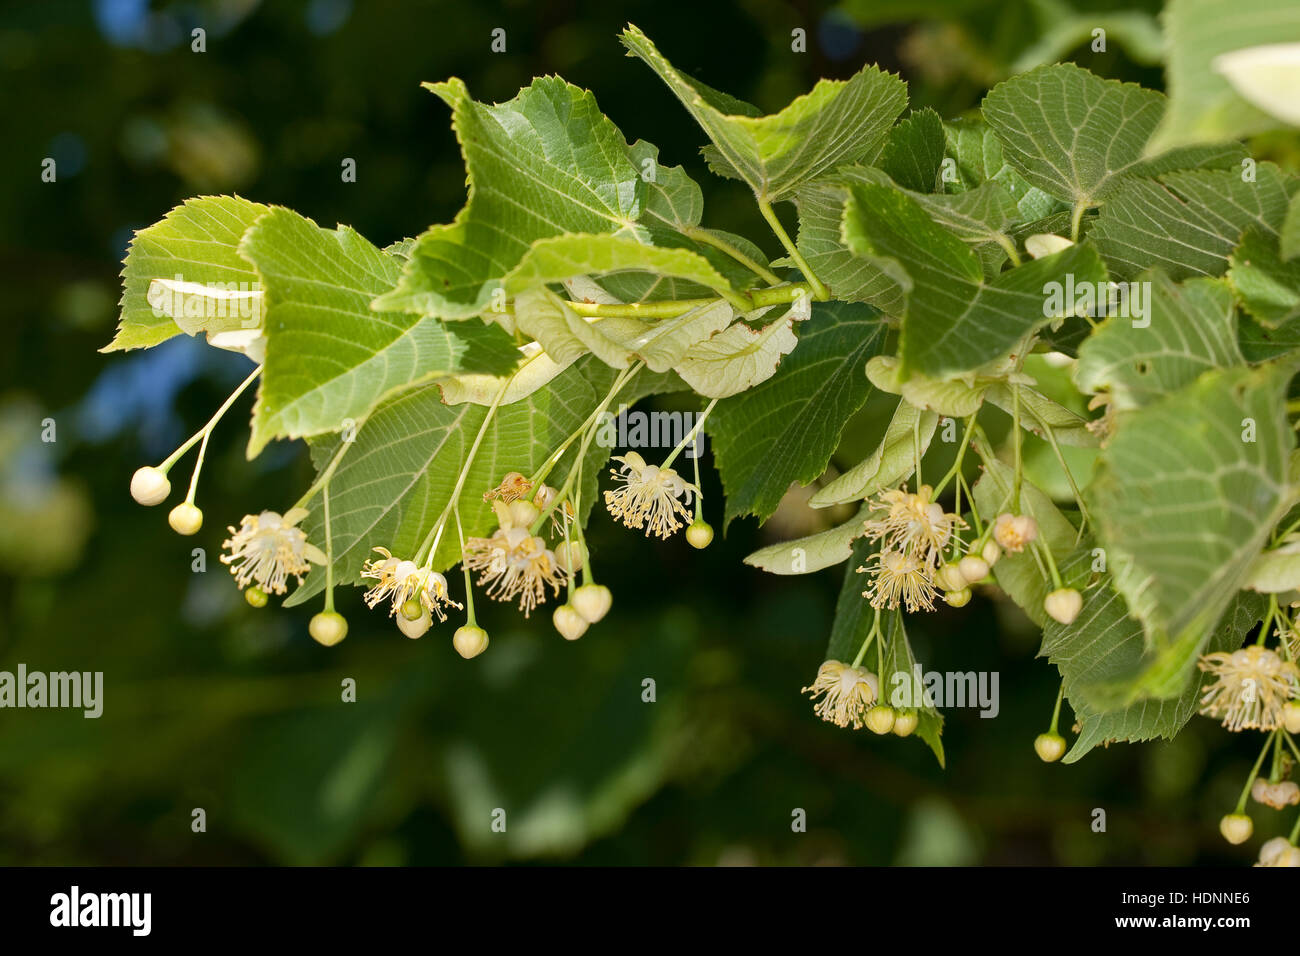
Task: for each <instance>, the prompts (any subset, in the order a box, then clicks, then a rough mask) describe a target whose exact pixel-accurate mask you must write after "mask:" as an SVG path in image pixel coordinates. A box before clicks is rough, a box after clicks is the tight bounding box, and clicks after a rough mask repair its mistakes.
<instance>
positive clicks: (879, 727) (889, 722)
mask: <svg viewBox="0 0 1300 956" xmlns="http://www.w3.org/2000/svg"><path fill="white" fill-rule="evenodd" d="M896 717H897V715H896V714H895V713H894V708H892V707H890V706H889V705H888V704H877V705H876V706H875V707H872V708H871V709H870V710H869V711H867V716H866V718H865V720H866V724H867V729H868V730H870V731H871V732H872V733H873V734H887V733H889V732H890V731H891V730H893V729H894V721H895V719H896Z"/></svg>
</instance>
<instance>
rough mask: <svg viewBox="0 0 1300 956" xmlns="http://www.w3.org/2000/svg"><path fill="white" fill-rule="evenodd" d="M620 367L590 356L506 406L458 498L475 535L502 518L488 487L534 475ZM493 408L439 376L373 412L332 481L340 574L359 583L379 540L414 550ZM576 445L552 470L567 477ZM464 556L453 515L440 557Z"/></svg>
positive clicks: (320, 460) (315, 585)
mask: <svg viewBox="0 0 1300 956" xmlns="http://www.w3.org/2000/svg"><path fill="white" fill-rule="evenodd" d="M616 374H617V373H616V372H615V371H614V370H613V369H611V368H609V367H608V366H605V365H603V364H601V363H599V362H596V361H594V360H593V359H590V358H587V359H582V360H580V361H579V362H576V363H574V365H572V366H571V367H569V368H568V369H566V370H565V371H564V372H562V373H560V374H559V375H558V376H556V377H555V378H554V379H553V380H552V381H551V383H550V384H549V385H548V386H547V387H546V388H543V389H540V390H538V391H535V392H533V393H532V394H531V395H529V396H528V397H527V398H525V399H522V400H520V401H518V402H515V403H514V404H512V405H503V406H501V407H500V408H498V409H497V411H496V415H495V417H494V418H493V420H492V422H491V423H490V424H489V426H488V428H487V430H486V431H485V432H484V435H483V440H482V443H481V444H480V446H479V449H478V453H477V454H476V456H475V458H474V462H473V464H472V465H471V466H470V469H469V472H468V477H467V479H466V481H465V485H464V491H463V492H462V494H461V498H460V515H461V519H462V521H463V522H464V528H465V534H466V535H467V536H474V535H480V536H485V535H488V534H490V533H491V532H492V530H493V529H494V528H495V527H496V523H495V521H496V519H495V516H494V515H493V513H492V509H491V507H490V506H489V504H488V503H487V502H485V501H484V500H483V493H484V492H485V491H487V490H489V489H491V488H494V487H496V485H497V484H498V483H499V482H500V481H501V478H502V476H504V475H505V474H506V473H507V472H510V471H518V472H521V473H523V474H534V473H536V471H537V470H538V469H539V468H540V467H541V465H542V463H543V462H544V461H545V460H546V459H547V457H548V456H549V455H550V454H551V453H552V452H554V451H555V449H556V448H558V447H559V446H560V444H561V443H562V442H563V441H564V439H565V438H567V437H568V436H569V435H570V434H572V433H573V432H574V431H575V430H576V429H577V428H578V426H579V425H581V424H582V423H583V421H584V420H585V419H586V418H587V417H588V416H589V415H590V414H591V413H592V412H593V411H594V410H595V409H596V408H597V407H598V406H599V405H600V403H601V401H602V400H603V398H604V396H605V395H606V393H607V392H608V391H609V389H610V387H611V386H612V385H613V381H614V378H615V376H616ZM674 387H680V386H675V385H674V384H673V382H672V380H671V379H669V378H668V377H666V376H657V375H650V374H647V373H644V372H642V373H639V374H638V375H637V376H635V377H634V378H633V379H632V381H631V382H630V383H629V384H628V385H626V386H625V387H624V389H623V391H622V392H620V393H619V397H618V400H619V401H620V402H627V403H628V404H631V403H632V402H634V401H636V400H637V399H638V398H641V397H643V396H645V395H647V394H649V393H650V392H652V391H666V390H670V389H672V388H674ZM486 413H487V409H486V408H484V407H483V406H481V405H477V404H472V403H465V404H461V405H454V406H449V405H444V404H443V402H442V398H441V395H440V391H439V388H438V386H437V385H436V384H430V385H421V386H417V387H415V388H412V389H408V390H407V391H405V392H402V393H401V394H400V395H397V396H396V397H394V398H392V399H389V400H388V401H386V402H384V403H383V404H382V405H380V406H379V407H378V408H376V409H375V410H374V412H372V413H371V415H370V417H369V418H368V419H367V421H366V423H365V425H364V427H362V428H361V429H360V431H358V432H357V434H356V437H355V441H354V443H353V445H352V447H351V448H349V449H348V451H347V453H346V454H345V455H344V456H343V459H342V461H341V462H340V463H339V465H338V468H337V470H336V471H335V473H334V476H333V478H332V479H331V481H330V511H331V517H332V527H333V544H334V579H335V581H337V582H351V583H359V577H358V576H359V574H360V572H361V565H362V563H363V562H364V561H365V560H367V559H368V558H370V557H373V555H372V553H371V549H372V548H375V547H384V548H387V549H388V550H390V551H391V552H393V553H394V554H397V555H400V556H401V557H404V558H409V557H412V556H413V555H414V554H415V552H416V550H417V549H418V548H419V546H420V544H421V542H422V541H423V540H424V537H425V535H426V534H427V533H428V531H429V529H430V526H431V525H432V524H433V522H434V520H435V519H436V518H437V517H438V515H440V514H441V513H442V512H443V509H444V508H445V507H446V505H447V502H448V500H449V499H450V496H451V492H452V489H453V488H454V487H455V486H456V480H457V477H458V475H459V474H460V473H461V470H462V468H463V467H464V465H465V459H466V457H467V455H468V452H469V449H470V446H472V445H473V443H474V440H475V438H476V436H477V435H478V432H479V429H480V427H481V426H482V424H483V418H484V415H485V414H486ZM339 447H340V443H339V441H338V440H337V439H332V440H327V441H326V440H322V441H320V442H317V443H315V444H314V445H313V459H314V460H315V462H316V465H317V468H318V470H323V469H324V468H325V465H326V463H327V462H328V461H329V460H330V459H331V458H332V457H333V456H334V454H335V453H336V452H337V450H338V448H339ZM608 455H609V449H608V448H604V447H602V446H601V445H600V443H598V442H593V443H592V445H591V448H590V449H589V450H588V453H587V457H586V459H585V461H584V463H583V473H582V494H581V502H582V504H583V507H584V508H587V507H590V505H591V503H592V502H593V501H594V500H595V497H596V485H597V480H598V477H599V476H598V472H599V471H600V467H601V465H602V464H603V463H604V461H605V459H606V458H607V457H608ZM571 461H572V454H570V456H569V457H568V458H566V459H565V460H564V461H562V462H561V463H560V464H559V465H558V466H557V468H556V470H555V471H554V472H552V474H551V478H550V479H549V480H550V481H551V482H552V483H556V482H561V483H562V482H563V481H564V478H565V477H566V475H567V473H568V468H569V467H570V465H569V462H571ZM322 519H323V514H322V509H321V508H320V507H315V508H314V509H313V510H312V513H311V515H310V517H308V518H307V519H305V521H304V524H303V527H304V529H305V530H306V531H307V533H308V536H309V537H310V539H311V540H312V541H316V542H323V541H324V540H325V533H324V524H323V520H322ZM459 560H460V546H459V543H458V542H457V540H456V528H455V524H454V523H453V524H452V525H451V528H450V530H449V531H448V532H447V533H446V534H444V535H443V538H442V540H441V542H440V544H439V546H438V550H437V555H436V559H435V564H436V567H437V568H438V569H445V568H449V567H451V566H452V565H453V564H454V563H456V562H458V561H459ZM324 584H325V575H324V573H323V572H322V571H320V570H315V571H313V572H312V573H311V574H309V575H308V576H307V579H306V580H305V581H304V582H303V585H302V587H300V588H299V589H298V590H297V591H295V592H294V593H293V595H291V596H290V598H289V600H288V601H286V602H285V603H286V605H296V604H301V603H302V602H303V601H305V600H307V599H309V598H311V597H312V596H314V595H316V594H318V593H320V591H321V590H322V589H323V587H324Z"/></svg>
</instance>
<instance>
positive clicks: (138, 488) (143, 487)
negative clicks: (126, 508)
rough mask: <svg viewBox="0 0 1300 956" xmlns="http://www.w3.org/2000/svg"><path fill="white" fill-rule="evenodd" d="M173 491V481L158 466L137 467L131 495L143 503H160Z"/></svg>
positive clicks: (132, 481)
mask: <svg viewBox="0 0 1300 956" xmlns="http://www.w3.org/2000/svg"><path fill="white" fill-rule="evenodd" d="M171 493H172V483H171V482H170V481H168V480H167V476H166V475H165V474H163V473H162V472H161V471H160V470H159V469H157V468H153V467H149V466H146V467H144V468H137V469H136V472H135V474H134V475H132V476H131V497H132V498H134V499H135V500H136V501H138V502H140V504H142V505H160V504H162V503H163V502H164V501H166V500H167V496H168V495H170V494H171Z"/></svg>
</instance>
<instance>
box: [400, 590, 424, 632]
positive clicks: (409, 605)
mask: <svg viewBox="0 0 1300 956" xmlns="http://www.w3.org/2000/svg"><path fill="white" fill-rule="evenodd" d="M424 615H425V610H424V605H423V604H421V603H420V599H419V598H411V599H410V600H409V601H407V602H406V603H405V604H403V605H402V617H404V618H406V619H407V620H408V621H418V620H419V619H420V618H422V617H424ZM403 633H405V632H403ZM406 636H407V637H410V636H411V635H409V634H407V635H406Z"/></svg>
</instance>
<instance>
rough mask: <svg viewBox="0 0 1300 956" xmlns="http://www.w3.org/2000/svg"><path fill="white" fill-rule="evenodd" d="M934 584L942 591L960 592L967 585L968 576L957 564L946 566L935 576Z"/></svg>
mask: <svg viewBox="0 0 1300 956" xmlns="http://www.w3.org/2000/svg"><path fill="white" fill-rule="evenodd" d="M934 583H935V584H937V585H939V589H940V590H941V591H960V590H961V589H962V588H964V587H965V586H966V584H967V581H966V576H965V575H964V574H962V573H961V569H960V568H959V567H958V566H957V565H955V564H945V565H943V566H942V567H940V568H939V570H938V571H937V572H935V575H934Z"/></svg>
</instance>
